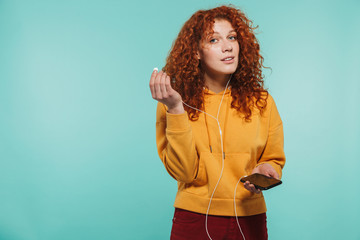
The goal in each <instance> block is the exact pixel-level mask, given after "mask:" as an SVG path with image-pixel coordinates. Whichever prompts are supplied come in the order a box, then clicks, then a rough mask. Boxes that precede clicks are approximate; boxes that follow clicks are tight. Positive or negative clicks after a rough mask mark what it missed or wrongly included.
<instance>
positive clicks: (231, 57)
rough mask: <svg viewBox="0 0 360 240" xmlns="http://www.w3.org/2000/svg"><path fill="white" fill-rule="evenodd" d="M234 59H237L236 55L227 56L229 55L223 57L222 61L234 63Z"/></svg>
mask: <svg viewBox="0 0 360 240" xmlns="http://www.w3.org/2000/svg"><path fill="white" fill-rule="evenodd" d="M234 59H235V57H234V56H227V57H224V58H223V59H221V61H222V62H225V63H233V62H234Z"/></svg>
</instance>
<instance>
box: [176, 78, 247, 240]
mask: <svg viewBox="0 0 360 240" xmlns="http://www.w3.org/2000/svg"><path fill="white" fill-rule="evenodd" d="M231 77H232V75H231V76H230V79H229V81H228V82H227V84H226V87H225V90H224V93H223V95H222V97H221V101H220V104H219V107H218V111H217V115H216V117H214V116H213V115H211V114H208V113H207V112H205V111H202V110H200V109H197V108H194V107H192V106H190V105H188V104H187V103H185V102H184V101H182V103H183V104H184V105H185V106H187V107H189V108H192V109H194V110H196V111H199V112H202V113H204V114H206V115H208V116H210V117H212V118H213V119H215V121H216V122H217V124H218V127H219V133H220V144H221V160H222V163H221V172H220V176H219V179H218V181H217V183H216V185H215V187H214V190H213V192H212V194H211V197H210V200H209V205H208V208H207V211H206V217H205V229H206V233H207V235H208V237H209V239H210V240H212V238H211V236H210V233H209V230H208V215H209V211H210V206H211V202H212V199H213V197H214V194H215V191H216V188H217V187H218V185H219V183H220V180H221V177H222V175H223V172H224V165H225V159H224V144H223V137H222V131H221V126H220V122H219V114H220V109H221V104H222V102H223V99H224V96H225V93H226V90H227V89H228V85H229V83H230V80H231ZM240 179H241V178H240ZM240 179H239V181H240ZM239 181H238V183H237V184H236V187H235V192H234V207H235V215H236V222H237V225H238V227H239V229H240V232H241V235H242V236H243V238H244V240H246V239H245V236H244V234H243V232H242V229H241V226H240V223H239V221H238V218H237V213H236V202H235V194H236V189H237V185H238V184H239Z"/></svg>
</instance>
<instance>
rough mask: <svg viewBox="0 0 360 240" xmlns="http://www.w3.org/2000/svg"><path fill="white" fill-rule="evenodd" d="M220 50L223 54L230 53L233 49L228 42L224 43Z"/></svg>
mask: <svg viewBox="0 0 360 240" xmlns="http://www.w3.org/2000/svg"><path fill="white" fill-rule="evenodd" d="M222 50H223V52H231V51H232V50H233V47H232V45H231V43H230V42H229V41H224V43H223V46H222Z"/></svg>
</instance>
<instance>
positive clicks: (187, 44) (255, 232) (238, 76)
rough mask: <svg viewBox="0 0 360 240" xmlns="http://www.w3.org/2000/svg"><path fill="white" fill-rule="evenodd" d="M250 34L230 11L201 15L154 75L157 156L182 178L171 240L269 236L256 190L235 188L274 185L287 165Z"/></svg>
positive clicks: (247, 23) (241, 15) (248, 27)
mask: <svg viewBox="0 0 360 240" xmlns="http://www.w3.org/2000/svg"><path fill="white" fill-rule="evenodd" d="M253 30H254V28H253V27H252V22H251V21H250V20H249V19H248V18H247V17H246V16H245V14H244V13H243V12H241V11H240V10H238V9H235V8H233V7H227V6H222V7H218V8H214V9H210V10H200V11H198V12H196V13H195V14H194V15H193V16H192V17H191V18H190V19H189V20H188V21H187V22H186V23H185V24H184V26H183V28H182V29H181V31H180V33H179V35H178V37H177V39H176V40H175V43H174V45H173V47H172V50H171V52H170V54H169V56H168V58H167V61H166V65H165V67H164V68H163V70H162V71H159V72H158V70H157V69H155V70H154V71H153V73H152V75H151V79H150V90H151V94H152V97H153V98H154V99H155V100H157V101H158V106H157V117H156V140H157V147H158V153H159V156H160V158H161V160H162V162H163V164H164V166H165V168H166V170H167V171H168V173H169V174H170V175H171V176H172V177H173V178H174V179H176V180H177V182H178V192H177V195H176V199H175V204H174V206H175V214H174V218H173V227H172V231H171V239H174V240H180V239H187V240H189V239H197V240H199V239H214V240H215V239H247V240H253V239H256V240H261V239H267V227H266V206H265V201H264V197H263V195H262V192H261V191H260V190H258V189H256V188H255V187H254V185H252V184H250V183H249V182H246V183H244V184H239V180H240V178H242V177H243V176H245V175H250V174H252V173H261V174H264V175H267V176H270V177H274V178H277V179H280V177H281V173H282V168H283V166H284V164H285V155H284V151H283V127H282V121H281V119H280V116H279V113H278V111H277V108H276V106H275V103H274V100H273V98H272V97H271V96H270V95H269V94H268V92H267V90H266V89H264V87H263V75H262V67H263V64H262V63H263V57H262V56H261V55H260V53H259V51H260V47H259V44H258V42H257V39H256V38H255V35H254V32H253Z"/></svg>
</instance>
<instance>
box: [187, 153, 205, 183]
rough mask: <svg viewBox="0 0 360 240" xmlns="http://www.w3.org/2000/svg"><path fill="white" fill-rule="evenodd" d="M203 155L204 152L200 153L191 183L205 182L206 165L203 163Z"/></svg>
mask: <svg viewBox="0 0 360 240" xmlns="http://www.w3.org/2000/svg"><path fill="white" fill-rule="evenodd" d="M205 155H206V154H205V153H201V154H200V159H199V169H198V173H197V175H196V178H195V180H194V181H193V182H192V183H191V185H195V186H203V185H206V184H207V174H206V165H205V161H206V157H205Z"/></svg>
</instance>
